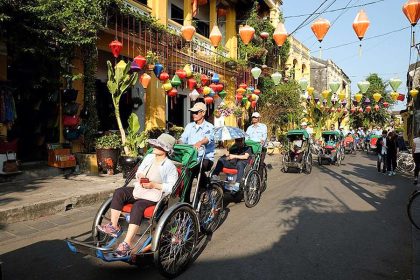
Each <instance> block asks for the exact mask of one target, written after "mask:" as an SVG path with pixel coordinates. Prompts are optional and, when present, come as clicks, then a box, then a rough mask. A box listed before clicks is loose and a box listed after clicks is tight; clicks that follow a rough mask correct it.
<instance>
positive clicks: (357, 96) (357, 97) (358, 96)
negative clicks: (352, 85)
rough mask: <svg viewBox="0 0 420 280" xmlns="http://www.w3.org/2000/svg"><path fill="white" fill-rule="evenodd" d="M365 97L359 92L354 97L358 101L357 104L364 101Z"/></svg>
mask: <svg viewBox="0 0 420 280" xmlns="http://www.w3.org/2000/svg"><path fill="white" fill-rule="evenodd" d="M362 97H363V95H362V94H361V93H360V92H358V93H356V94H355V95H354V99H356V101H357V102H360V100H362Z"/></svg>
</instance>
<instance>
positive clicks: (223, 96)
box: [218, 90, 227, 99]
mask: <svg viewBox="0 0 420 280" xmlns="http://www.w3.org/2000/svg"><path fill="white" fill-rule="evenodd" d="M218 94H219V96H220V98H222V99H225V97H226V95H227V92H226V91H225V90H222V91H220V92H219V93H218Z"/></svg>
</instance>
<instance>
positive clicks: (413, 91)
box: [410, 89, 419, 98]
mask: <svg viewBox="0 0 420 280" xmlns="http://www.w3.org/2000/svg"><path fill="white" fill-rule="evenodd" d="M418 94H419V91H418V90H417V89H412V90H410V95H411V97H412V98H416V96H417V95H418Z"/></svg>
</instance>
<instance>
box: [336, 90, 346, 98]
mask: <svg viewBox="0 0 420 280" xmlns="http://www.w3.org/2000/svg"><path fill="white" fill-rule="evenodd" d="M338 98H339V99H340V101H343V100H344V99H345V98H346V93H345V91H344V90H342V91H340V93H339V94H338Z"/></svg>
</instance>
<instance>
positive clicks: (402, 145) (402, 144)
mask: <svg viewBox="0 0 420 280" xmlns="http://www.w3.org/2000/svg"><path fill="white" fill-rule="evenodd" d="M397 146H398V152H405V151H407V145H405V141H404V136H403V133H402V132H399V133H398V137H397Z"/></svg>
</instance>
